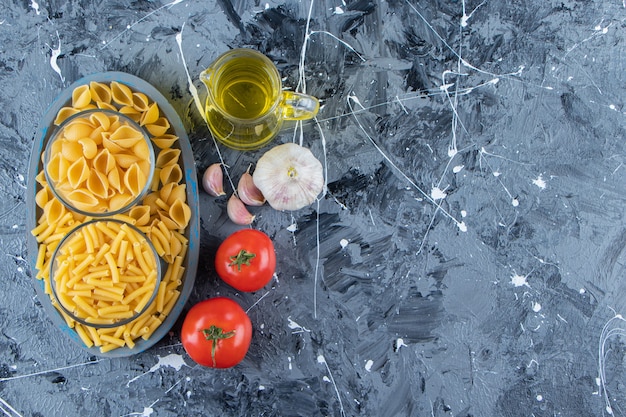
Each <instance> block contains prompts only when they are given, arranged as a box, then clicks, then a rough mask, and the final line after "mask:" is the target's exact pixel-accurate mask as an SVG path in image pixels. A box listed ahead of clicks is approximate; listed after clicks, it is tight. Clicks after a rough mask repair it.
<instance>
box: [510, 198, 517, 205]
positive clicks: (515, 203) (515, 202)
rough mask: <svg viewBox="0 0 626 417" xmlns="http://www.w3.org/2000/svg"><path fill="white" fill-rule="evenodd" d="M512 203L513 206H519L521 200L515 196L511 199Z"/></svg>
mask: <svg viewBox="0 0 626 417" xmlns="http://www.w3.org/2000/svg"><path fill="white" fill-rule="evenodd" d="M511 204H512V205H513V207H517V206H519V200H518V199H517V198H514V199H512V200H511Z"/></svg>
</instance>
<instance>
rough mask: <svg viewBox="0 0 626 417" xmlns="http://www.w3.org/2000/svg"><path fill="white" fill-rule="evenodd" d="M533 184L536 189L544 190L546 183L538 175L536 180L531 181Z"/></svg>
mask: <svg viewBox="0 0 626 417" xmlns="http://www.w3.org/2000/svg"><path fill="white" fill-rule="evenodd" d="M533 184H535V185H536V186H537V187H539V188H541V189H542V190H545V189H546V182H545V181H544V179H543V178H542V177H541V175H539V176H538V177H537V179H534V180H533Z"/></svg>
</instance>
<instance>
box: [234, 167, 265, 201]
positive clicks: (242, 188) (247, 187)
mask: <svg viewBox="0 0 626 417" xmlns="http://www.w3.org/2000/svg"><path fill="white" fill-rule="evenodd" d="M237 194H238V195H239V199H240V200H241V201H242V202H243V203H244V204H246V205H248V206H262V205H263V204H265V197H264V196H263V193H262V192H261V190H259V189H258V188H257V186H256V185H254V180H253V179H252V175H250V169H248V171H246V172H244V173H243V175H242V176H241V178H239V183H238V184H237Z"/></svg>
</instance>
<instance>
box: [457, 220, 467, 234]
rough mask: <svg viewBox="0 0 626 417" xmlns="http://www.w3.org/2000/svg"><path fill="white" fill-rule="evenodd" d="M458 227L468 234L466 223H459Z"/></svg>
mask: <svg viewBox="0 0 626 417" xmlns="http://www.w3.org/2000/svg"><path fill="white" fill-rule="evenodd" d="M456 225H457V227H458V228H459V230H460V231H461V232H467V225H466V224H465V222H457V224H456Z"/></svg>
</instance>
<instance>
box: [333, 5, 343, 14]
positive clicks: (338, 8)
mask: <svg viewBox="0 0 626 417" xmlns="http://www.w3.org/2000/svg"><path fill="white" fill-rule="evenodd" d="M333 13H334V14H344V13H345V12H344V11H343V9H342V8H341V7H340V6H337V7H335V11H334V12H333Z"/></svg>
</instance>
